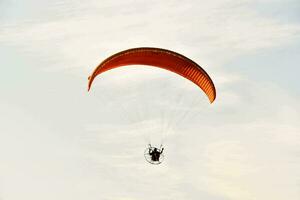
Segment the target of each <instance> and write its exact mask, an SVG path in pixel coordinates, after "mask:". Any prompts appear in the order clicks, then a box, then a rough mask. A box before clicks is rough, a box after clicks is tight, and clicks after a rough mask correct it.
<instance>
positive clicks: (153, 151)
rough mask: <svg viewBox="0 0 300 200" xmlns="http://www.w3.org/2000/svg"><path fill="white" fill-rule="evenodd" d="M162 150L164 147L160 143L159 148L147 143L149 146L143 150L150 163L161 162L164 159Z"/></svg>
mask: <svg viewBox="0 0 300 200" xmlns="http://www.w3.org/2000/svg"><path fill="white" fill-rule="evenodd" d="M163 151H164V148H163V147H162V145H161V146H160V148H157V147H152V146H151V144H149V147H148V148H147V149H146V150H145V152H144V156H145V159H146V160H147V161H148V162H149V163H151V164H154V165H158V164H160V163H162V161H163V159H164V154H163Z"/></svg>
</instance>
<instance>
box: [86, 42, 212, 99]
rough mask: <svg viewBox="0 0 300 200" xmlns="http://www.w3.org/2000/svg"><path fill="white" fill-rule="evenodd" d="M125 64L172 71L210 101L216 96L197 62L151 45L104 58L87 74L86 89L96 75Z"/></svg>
mask: <svg viewBox="0 0 300 200" xmlns="http://www.w3.org/2000/svg"><path fill="white" fill-rule="evenodd" d="M126 65H149V66H154V67H159V68H162V69H166V70H169V71H172V72H174V73H176V74H179V75H180V76H182V77H185V78H186V79H188V80H190V81H192V82H193V83H195V84H196V85H198V86H199V87H200V88H201V89H202V90H203V92H204V93H205V94H206V95H207V97H208V99H209V100H210V102H211V103H212V102H213V101H214V100H215V98H216V89H215V86H214V83H213V82H212V80H211V78H210V77H209V76H208V74H207V73H206V72H205V71H204V70H203V69H202V68H201V67H200V66H199V65H198V64H197V63H195V62H194V61H192V60H190V59H189V58H187V57H185V56H183V55H181V54H179V53H176V52H173V51H170V50H166V49H160V48H151V47H141V48H133V49H128V50H125V51H121V52H119V53H116V54H114V55H112V56H110V57H108V58H107V59H105V60H104V61H103V62H102V63H100V64H99V65H98V67H97V68H96V69H95V70H94V72H93V73H92V75H91V76H89V83H88V90H90V88H91V85H92V83H93V80H94V79H95V77H96V76H97V75H99V74H101V73H103V72H105V71H108V70H111V69H114V68H118V67H122V66H126Z"/></svg>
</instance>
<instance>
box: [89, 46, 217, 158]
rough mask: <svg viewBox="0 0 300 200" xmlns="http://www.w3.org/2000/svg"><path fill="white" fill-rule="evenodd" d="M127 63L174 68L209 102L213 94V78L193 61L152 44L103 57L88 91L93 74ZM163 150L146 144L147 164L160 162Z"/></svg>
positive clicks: (211, 100) (214, 94) (214, 91)
mask: <svg viewBox="0 0 300 200" xmlns="http://www.w3.org/2000/svg"><path fill="white" fill-rule="evenodd" d="M128 65H147V66H152V67H158V68H162V69H165V70H168V71H171V72H174V73H176V74H178V75H180V76H182V77H184V78H186V79H188V80H190V81H191V82H193V83H194V84H196V85H197V86H198V87H200V88H201V90H202V91H203V92H204V93H205V94H206V96H207V97H208V99H209V101H210V103H213V102H214V100H215V98H216V89H215V86H214V84H213V81H212V80H211V78H210V77H209V75H208V74H207V73H206V72H205V71H204V69H202V68H201V67H200V66H199V65H198V64H197V63H195V62H194V61H192V60H191V59H189V58H187V57H185V56H183V55H181V54H179V53H176V52H174V51H170V50H166V49H161V48H153V47H140V48H133V49H128V50H125V51H121V52H119V53H116V54H114V55H112V56H110V57H108V58H106V59H105V60H104V61H103V62H101V63H100V64H99V65H98V66H97V67H96V69H95V70H94V71H93V73H92V74H91V75H90V76H89V78H88V79H89V82H88V91H90V89H91V86H92V83H93V81H94V79H95V78H96V76H98V75H100V74H102V73H103V72H106V71H108V70H112V69H115V68H118V67H123V66H128ZM163 150H164V148H156V147H152V146H151V145H150V146H149V148H147V149H146V151H145V158H146V160H147V161H148V162H150V163H151V164H160V163H161V161H162V159H163V157H164V156H163Z"/></svg>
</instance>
